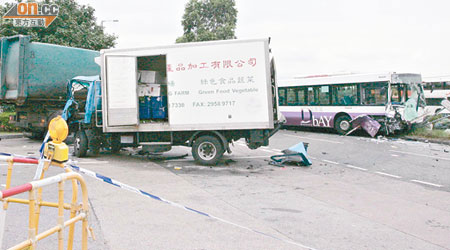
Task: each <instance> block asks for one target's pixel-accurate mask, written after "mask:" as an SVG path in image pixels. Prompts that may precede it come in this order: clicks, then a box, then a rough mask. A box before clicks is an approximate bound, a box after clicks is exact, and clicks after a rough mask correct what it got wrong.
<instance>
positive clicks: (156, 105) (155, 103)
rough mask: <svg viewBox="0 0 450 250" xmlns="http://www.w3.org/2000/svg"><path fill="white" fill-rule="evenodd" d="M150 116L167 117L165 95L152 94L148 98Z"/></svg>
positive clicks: (156, 117)
mask: <svg viewBox="0 0 450 250" xmlns="http://www.w3.org/2000/svg"><path fill="white" fill-rule="evenodd" d="M150 102H151V110H152V118H154V119H165V118H167V96H153V97H151V98H150Z"/></svg>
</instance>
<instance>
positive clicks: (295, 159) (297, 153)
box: [269, 142, 312, 167]
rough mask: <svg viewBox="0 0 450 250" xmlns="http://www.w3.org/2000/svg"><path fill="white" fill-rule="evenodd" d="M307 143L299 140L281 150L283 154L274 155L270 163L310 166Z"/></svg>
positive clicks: (281, 165)
mask: <svg viewBox="0 0 450 250" xmlns="http://www.w3.org/2000/svg"><path fill="white" fill-rule="evenodd" d="M307 149H308V143H303V142H300V143H298V144H296V145H294V146H292V147H290V148H288V149H285V150H283V151H281V152H282V153H283V155H274V156H271V157H270V159H271V160H272V161H270V162H269V164H271V165H275V166H278V167H283V166H284V165H285V164H289V163H291V164H295V165H297V166H310V165H311V164H312V162H311V161H310V160H309V159H308V158H307V153H306V150H307Z"/></svg>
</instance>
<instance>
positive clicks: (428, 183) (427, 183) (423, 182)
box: [411, 180, 443, 187]
mask: <svg viewBox="0 0 450 250" xmlns="http://www.w3.org/2000/svg"><path fill="white" fill-rule="evenodd" d="M411 181H412V182H417V183H421V184H425V185H429V186H433V187H443V186H442V185H439V184H434V183H431V182H426V181H419V180H411Z"/></svg>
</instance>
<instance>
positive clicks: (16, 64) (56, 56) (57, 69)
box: [0, 36, 100, 105]
mask: <svg viewBox="0 0 450 250" xmlns="http://www.w3.org/2000/svg"><path fill="white" fill-rule="evenodd" d="M0 51H1V69H0V80H1V82H0V89H1V93H0V101H1V102H4V103H16V104H19V105H21V104H24V103H25V101H31V100H46V101H51V100H58V101H65V98H66V92H67V91H66V85H67V81H68V80H69V79H71V78H73V77H75V76H77V75H98V74H99V72H100V68H99V66H98V65H97V64H95V62H94V60H93V59H94V58H95V57H96V56H98V54H99V53H98V52H96V51H91V50H86V49H78V48H70V47H64V46H59V45H53V44H45V43H37V42H30V37H29V36H13V37H3V38H1V44H0Z"/></svg>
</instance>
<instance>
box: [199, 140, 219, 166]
mask: <svg viewBox="0 0 450 250" xmlns="http://www.w3.org/2000/svg"><path fill="white" fill-rule="evenodd" d="M224 152H225V151H224V148H223V145H222V143H221V142H220V141H219V139H217V138H216V137H214V136H201V137H199V138H197V139H196V140H195V141H194V144H193V145H192V156H193V157H194V159H195V161H197V162H198V163H199V164H201V165H215V164H217V162H218V161H219V159H220V158H221V157H222V155H223V153H224Z"/></svg>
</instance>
